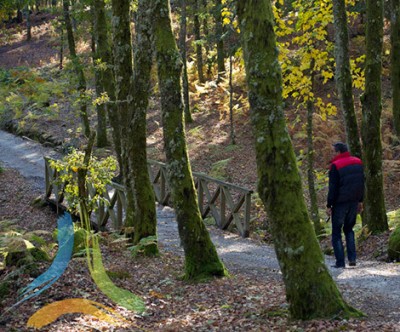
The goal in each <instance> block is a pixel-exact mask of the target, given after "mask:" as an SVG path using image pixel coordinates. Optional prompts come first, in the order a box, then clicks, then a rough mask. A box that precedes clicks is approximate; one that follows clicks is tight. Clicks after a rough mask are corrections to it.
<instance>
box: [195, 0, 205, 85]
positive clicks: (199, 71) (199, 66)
mask: <svg viewBox="0 0 400 332" xmlns="http://www.w3.org/2000/svg"><path fill="white" fill-rule="evenodd" d="M199 1H200V0H193V11H194V13H193V14H194V20H193V30H194V31H193V32H194V40H195V42H196V58H197V75H198V76H199V82H200V83H204V82H205V79H204V73H203V47H202V46H201V34H200V17H199V16H200V8H199Z"/></svg>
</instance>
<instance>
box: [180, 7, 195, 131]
mask: <svg viewBox="0 0 400 332" xmlns="http://www.w3.org/2000/svg"><path fill="white" fill-rule="evenodd" d="M186 21H187V12H186V0H181V30H180V33H179V48H180V52H181V57H182V61H183V71H182V88H183V100H184V103H185V112H184V114H185V122H186V123H192V122H193V119H192V114H191V113H190V100H189V80H188V72H187V60H186V33H187V29H186V27H187V22H186Z"/></svg>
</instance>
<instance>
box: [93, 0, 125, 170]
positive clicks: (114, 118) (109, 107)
mask: <svg viewBox="0 0 400 332" xmlns="http://www.w3.org/2000/svg"><path fill="white" fill-rule="evenodd" d="M93 4H94V17H95V20H94V35H95V41H96V46H97V47H96V55H95V58H96V59H98V60H100V62H101V63H102V64H104V65H105V66H101V69H99V70H97V76H98V80H99V83H100V88H101V90H100V91H99V92H100V93H101V92H106V93H107V95H108V97H109V99H110V101H111V102H110V103H107V104H105V108H106V112H107V115H108V118H109V121H110V125H111V128H112V137H113V143H114V148H115V153H116V156H117V160H118V165H119V168H120V169H121V170H122V158H121V134H120V128H119V119H118V111H117V107H116V104H115V79H114V73H113V58H112V53H111V47H110V43H109V33H108V24H107V19H106V11H105V2H104V0H95V1H94V3H93Z"/></svg>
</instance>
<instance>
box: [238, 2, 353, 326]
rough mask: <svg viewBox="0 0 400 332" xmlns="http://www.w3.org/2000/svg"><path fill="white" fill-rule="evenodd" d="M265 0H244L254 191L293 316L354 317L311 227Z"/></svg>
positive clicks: (269, 9) (240, 14)
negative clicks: (265, 218)
mask: <svg viewBox="0 0 400 332" xmlns="http://www.w3.org/2000/svg"><path fill="white" fill-rule="evenodd" d="M271 6H272V4H271V1H269V0H242V1H239V2H238V8H237V13H238V17H239V22H241V28H240V30H241V34H242V38H243V52H244V60H245V67H246V75H247V84H248V89H249V102H250V111H251V117H252V122H253V126H254V135H255V140H256V156H257V170H258V179H259V181H258V192H259V195H260V197H261V199H262V201H263V203H264V205H265V208H266V211H267V215H268V217H269V220H270V223H271V232H272V235H273V239H274V243H275V251H276V254H277V257H278V260H279V265H280V268H281V271H282V276H283V280H284V283H285V286H286V297H287V300H288V302H289V305H290V307H289V310H290V313H291V315H292V317H293V318H295V319H312V318H319V317H321V318H322V317H333V316H337V315H338V316H358V315H360V313H359V312H358V311H357V310H355V309H353V308H351V307H350V306H348V305H347V304H346V303H345V301H344V300H343V298H342V297H341V295H340V293H339V291H338V289H337V287H336V285H335V283H334V281H333V280H332V277H331V276H330V274H329V272H328V270H327V268H326V266H325V264H324V258H323V255H322V253H321V250H320V248H319V244H318V241H317V239H316V237H315V233H314V230H313V228H312V225H311V222H310V219H309V216H308V213H307V208H306V205H305V201H304V198H303V189H302V185H301V178H300V174H299V171H298V168H297V164H296V157H295V154H294V151H293V147H292V144H291V140H290V136H289V134H288V130H287V127H286V123H285V116H284V113H283V105H282V77H281V69H280V66H279V62H278V54H277V51H276V50H277V48H276V41H275V34H274V17H273V13H272V7H271Z"/></svg>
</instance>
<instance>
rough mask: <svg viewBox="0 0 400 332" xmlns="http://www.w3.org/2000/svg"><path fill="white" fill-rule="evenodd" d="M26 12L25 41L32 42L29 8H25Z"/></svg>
mask: <svg viewBox="0 0 400 332" xmlns="http://www.w3.org/2000/svg"><path fill="white" fill-rule="evenodd" d="M25 11H26V40H27V41H31V40H32V24H31V11H30V6H26V7H25Z"/></svg>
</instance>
